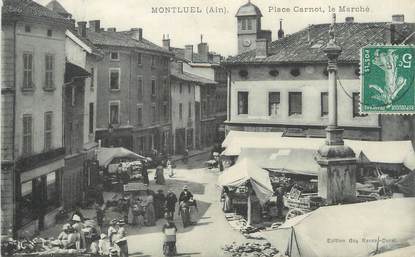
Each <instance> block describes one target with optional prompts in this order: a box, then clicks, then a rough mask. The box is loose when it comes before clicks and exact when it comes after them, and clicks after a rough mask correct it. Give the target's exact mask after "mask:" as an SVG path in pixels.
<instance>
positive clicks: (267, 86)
mask: <svg viewBox="0 0 415 257" xmlns="http://www.w3.org/2000/svg"><path fill="white" fill-rule="evenodd" d="M244 8H246V9H248V11H249V10H259V9H258V8H257V7H256V6H254V5H253V4H252V3H248V4H247V5H244V6H242V7H241V8H240V9H239V11H238V13H244V12H246V10H244ZM237 17H238V15H237ZM260 17H261V15H260V12H259V14H258V16H257V17H256V19H257V20H260ZM238 21H239V18H238ZM259 24H260V22H259ZM258 29H261V28H260V27H259V28H258ZM241 30H243V29H242V28H241V27H240V26H238V37H239V38H241V37H242V38H243V37H244V36H243V33H240V32H241ZM328 30H329V24H317V25H311V26H309V27H308V28H305V29H303V30H301V31H299V32H296V33H294V34H292V35H290V36H288V37H283V38H282V37H281V38H280V39H278V40H276V41H274V42H269V41H268V40H266V39H264V38H260V37H258V38H256V39H255V42H256V44H255V48H254V49H250V50H249V51H242V53H241V54H239V55H237V56H235V57H231V58H229V59H228V60H227V61H226V62H225V65H226V67H227V69H228V71H229V73H228V79H229V83H228V91H229V92H230V94H229V99H228V116H227V121H226V129H227V130H242V131H281V132H284V135H285V136H299V137H325V127H326V126H327V122H328V120H327V114H328V88H327V83H326V82H327V70H326V68H327V57H326V56H325V55H324V52H323V51H322V49H323V48H324V46H325V45H326V41H327V39H326V38H325V35H327V32H328ZM336 31H337V32H336V34H337V42H338V44H339V45H340V46H341V47H342V48H343V49H345V50H344V51H343V52H342V54H341V55H340V58H339V64H338V66H339V70H338V76H339V81H338V85H339V90H338V95H337V101H338V123H339V126H340V127H341V128H343V129H344V137H345V138H348V139H360V140H412V141H414V138H415V137H414V136H415V135H414V117H413V116H408V117H406V116H393V117H391V116H388V115H375V114H370V115H362V114H360V112H359V100H360V98H359V97H360V96H359V92H360V80H359V72H360V71H359V58H360V53H359V49H360V48H361V47H362V46H363V45H365V44H367V43H372V44H384V43H388V42H392V43H397V42H399V41H400V40H401V41H402V40H403V39H405V38H407V37H408V36H410V33H411V31H412V32H413V31H414V24H408V23H405V22H404V20H403V16H395V17H394V20H393V21H392V22H384V23H371V24H368V23H356V22H354V20H353V18H351V17H349V18H347V19H346V21H345V22H343V23H337V24H336ZM279 34H280V33H279ZM282 35H283V33H282ZM371 35H376V37H371ZM238 42H239V41H238ZM238 45H239V43H238ZM396 126H399V127H400V128H402V129H401V130H400V132H399V133H395V132H396V130H395V129H394V128H396Z"/></svg>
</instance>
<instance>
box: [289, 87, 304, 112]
mask: <svg viewBox="0 0 415 257" xmlns="http://www.w3.org/2000/svg"><path fill="white" fill-rule="evenodd" d="M288 102H289V103H288V104H289V106H288V114H289V115H299V114H301V113H302V108H303V107H302V93H301V92H289V93H288Z"/></svg>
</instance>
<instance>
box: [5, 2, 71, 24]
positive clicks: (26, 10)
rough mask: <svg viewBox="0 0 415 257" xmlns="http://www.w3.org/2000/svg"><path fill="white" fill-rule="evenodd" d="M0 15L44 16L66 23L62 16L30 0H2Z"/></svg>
mask: <svg viewBox="0 0 415 257" xmlns="http://www.w3.org/2000/svg"><path fill="white" fill-rule="evenodd" d="M2 15H12V16H14V17H15V16H17V15H19V16H27V17H36V18H45V19H50V20H53V21H55V22H56V21H58V22H61V23H65V24H68V21H67V20H66V19H65V18H64V17H63V16H61V15H59V14H58V13H56V12H54V11H51V10H49V9H48V8H46V7H44V6H42V5H40V4H38V3H36V2H34V1H32V0H3V7H2Z"/></svg>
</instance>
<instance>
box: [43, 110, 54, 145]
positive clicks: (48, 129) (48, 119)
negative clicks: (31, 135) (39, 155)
mask: <svg viewBox="0 0 415 257" xmlns="http://www.w3.org/2000/svg"><path fill="white" fill-rule="evenodd" d="M52 121H53V113H52V112H45V138H44V141H45V151H48V150H50V149H51V148H52Z"/></svg>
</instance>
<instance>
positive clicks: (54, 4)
mask: <svg viewBox="0 0 415 257" xmlns="http://www.w3.org/2000/svg"><path fill="white" fill-rule="evenodd" d="M46 8H48V9H50V10H52V11H54V12H56V13H58V14H61V15H63V16H72V14H71V13H69V12H68V11H66V10H65V8H63V6H62V5H61V4H60V3H59V2H58V1H56V0H52V1H50V2H49V3H48V4H47V5H46Z"/></svg>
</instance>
